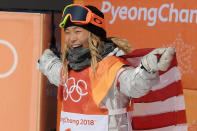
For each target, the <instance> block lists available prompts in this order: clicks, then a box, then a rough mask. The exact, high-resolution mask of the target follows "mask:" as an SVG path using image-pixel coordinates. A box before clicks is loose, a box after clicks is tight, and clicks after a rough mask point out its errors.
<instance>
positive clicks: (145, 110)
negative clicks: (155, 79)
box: [133, 95, 185, 116]
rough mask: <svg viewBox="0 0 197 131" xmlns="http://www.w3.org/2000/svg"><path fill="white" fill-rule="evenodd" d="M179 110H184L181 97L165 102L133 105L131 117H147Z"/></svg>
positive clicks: (174, 97) (183, 102)
mask: <svg viewBox="0 0 197 131" xmlns="http://www.w3.org/2000/svg"><path fill="white" fill-rule="evenodd" d="M179 110H185V101H184V96H183V95H179V96H173V97H170V98H168V99H166V100H165V101H157V102H151V103H134V111H133V116H149V115H155V114H160V113H167V112H173V111H179Z"/></svg>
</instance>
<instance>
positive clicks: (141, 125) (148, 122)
mask: <svg viewBox="0 0 197 131" xmlns="http://www.w3.org/2000/svg"><path fill="white" fill-rule="evenodd" d="M132 123H133V129H134V130H145V129H155V128H161V127H166V126H171V125H177V124H183V123H186V115H185V110H181V111H177V112H167V113H162V114H157V115H150V116H143V117H133V118H132Z"/></svg>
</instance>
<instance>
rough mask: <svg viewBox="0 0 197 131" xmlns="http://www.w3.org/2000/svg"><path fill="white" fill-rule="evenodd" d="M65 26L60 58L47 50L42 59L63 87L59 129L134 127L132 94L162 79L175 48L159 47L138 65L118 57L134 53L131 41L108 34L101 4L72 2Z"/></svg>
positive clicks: (111, 130)
mask: <svg viewBox="0 0 197 131" xmlns="http://www.w3.org/2000/svg"><path fill="white" fill-rule="evenodd" d="M60 27H61V28H64V30H65V44H64V47H63V50H62V56H61V60H60V59H59V58H58V57H57V56H56V55H55V54H54V53H53V52H52V51H51V50H49V49H46V50H45V51H44V53H43V55H42V56H41V57H40V59H39V63H38V68H39V70H40V71H41V72H42V73H43V74H44V75H46V76H47V77H48V79H49V81H50V82H51V83H52V84H55V85H56V86H58V87H59V88H58V98H59V100H61V101H62V109H61V120H60V131H65V130H71V131H93V130H94V131H130V130H132V126H131V121H130V117H131V116H130V109H131V106H132V105H131V100H132V98H138V97H141V96H143V95H145V94H147V93H148V92H149V90H150V89H151V87H152V86H153V85H155V84H157V83H158V82H159V77H158V70H163V71H165V70H167V68H168V66H169V65H170V62H171V60H172V58H173V56H174V53H175V51H174V48H172V47H170V48H158V49H155V50H153V51H152V52H151V53H149V54H147V55H146V56H144V57H143V58H142V60H141V63H140V64H139V66H138V67H136V68H134V67H132V66H128V65H129V64H128V62H127V61H126V60H124V59H123V58H121V57H119V56H121V55H124V54H127V53H129V52H131V51H132V49H131V47H130V44H128V42H127V41H126V40H124V39H118V38H106V31H105V26H104V15H103V13H102V12H101V11H100V10H98V9H97V8H96V7H94V6H81V5H69V6H67V7H66V8H65V9H64V13H63V15H62V21H61V23H60ZM155 54H159V55H161V57H160V58H158V57H157V56H156V55H155Z"/></svg>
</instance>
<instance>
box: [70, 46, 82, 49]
mask: <svg viewBox="0 0 197 131" xmlns="http://www.w3.org/2000/svg"><path fill="white" fill-rule="evenodd" d="M79 47H82V45H73V46H72V49H75V48H79Z"/></svg>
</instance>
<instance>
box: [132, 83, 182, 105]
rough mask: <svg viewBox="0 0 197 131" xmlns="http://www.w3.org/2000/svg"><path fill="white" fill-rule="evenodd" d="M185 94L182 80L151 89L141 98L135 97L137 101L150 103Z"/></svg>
mask: <svg viewBox="0 0 197 131" xmlns="http://www.w3.org/2000/svg"><path fill="white" fill-rule="evenodd" d="M180 94H183V90H182V85H181V81H180V80H179V81H178V82H173V83H171V84H170V85H168V86H166V87H164V88H162V89H159V90H156V91H152V90H151V91H150V92H149V93H148V94H147V95H145V96H142V97H140V98H133V100H134V102H135V103H148V102H155V101H164V100H166V99H168V98H170V97H173V96H178V95H180Z"/></svg>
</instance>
